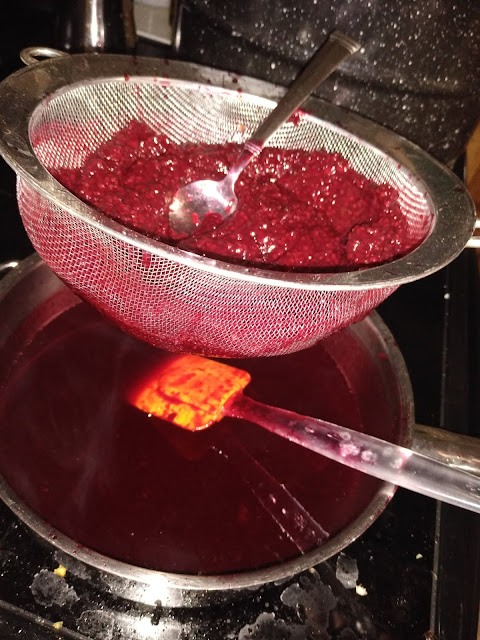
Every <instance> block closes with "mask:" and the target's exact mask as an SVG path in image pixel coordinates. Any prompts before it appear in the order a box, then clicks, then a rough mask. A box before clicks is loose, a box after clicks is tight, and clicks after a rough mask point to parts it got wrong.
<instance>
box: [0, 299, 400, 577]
mask: <svg viewBox="0 0 480 640" xmlns="http://www.w3.org/2000/svg"><path fill="white" fill-rule="evenodd" d="M339 339H340V338H339V336H336V337H334V338H332V340H335V341H336V342H335V344H337V345H338V340H339ZM329 344H333V342H331V339H327V340H325V341H324V343H322V344H320V345H318V346H316V347H314V348H313V349H310V350H306V351H303V352H299V353H296V354H293V355H288V356H282V357H275V358H266V359H261V358H258V359H251V360H235V361H234V365H235V366H237V367H241V368H244V369H247V370H248V371H249V372H250V373H251V375H252V382H251V384H250V385H249V386H248V387H247V389H246V393H247V394H248V395H250V396H251V397H253V398H255V399H258V400H261V401H264V402H267V403H270V404H273V405H277V406H282V407H285V408H288V409H292V410H295V411H298V412H303V413H306V414H310V415H314V416H321V417H323V418H325V419H327V420H331V421H336V422H340V423H342V424H345V425H346V426H350V427H354V428H359V429H361V428H362V427H363V426H364V425H363V424H362V422H363V420H364V419H365V416H366V415H367V414H368V415H367V422H368V423H369V424H368V430H369V431H371V432H373V433H377V435H378V434H381V433H382V429H384V428H385V425H386V423H387V422H388V420H387V417H386V414H385V410H382V409H381V408H379V409H378V410H377V409H376V408H375V407H376V405H381V402H380V401H379V400H378V394H377V396H375V392H374V390H373V388H370V386H372V387H373V385H374V378H375V376H373V375H370V374H369V373H368V372H365V371H363V372H362V373H361V377H362V379H364V381H365V392H366V393H372V394H373V395H372V400H370V401H369V403H368V407H370V409H371V410H367V412H366V413H365V411H363V416H361V415H360V410H359V404H358V402H357V400H358V399H357V398H356V397H354V395H353V394H352V392H351V391H350V388H349V384H348V381H347V380H346V379H345V378H344V376H343V375H342V373H341V371H340V369H339V368H338V367H337V365H336V363H335V361H334V360H333V359H332V357H331V356H330V355H329ZM17 356H18V357H17V358H16V362H15V364H14V365H13V371H11V372H10V373H9V375H8V377H5V379H4V381H3V386H2V392H1V396H0V442H1V447H0V470H1V473H2V474H3V476H4V477H5V479H6V481H7V483H8V484H9V485H10V486H11V487H12V489H13V490H14V491H15V492H16V494H17V495H18V496H19V497H20V499H21V500H23V501H24V502H25V503H26V504H28V505H29V506H30V507H31V508H32V509H33V510H34V511H35V512H36V513H37V514H39V515H40V516H41V518H42V519H44V520H45V521H47V522H48V523H50V524H51V525H53V526H54V527H56V528H57V529H59V530H60V531H61V532H63V533H64V534H66V535H68V536H70V537H71V538H73V539H74V540H75V541H76V542H78V543H79V544H81V545H84V546H87V547H90V548H92V549H94V550H96V551H99V552H102V553H104V554H106V555H108V556H110V557H113V558H117V559H119V560H123V561H126V562H129V563H132V564H135V565H140V566H144V567H149V568H153V569H158V570H165V571H174V572H185V573H193V574H197V573H198V574H201V573H203V574H212V573H224V572H231V571H238V570H243V569H254V568H259V567H265V566H268V565H271V564H273V563H278V562H280V561H282V560H285V559H287V558H292V557H296V556H298V555H299V554H301V553H304V552H306V551H308V550H311V549H313V548H315V547H318V546H319V544H321V543H322V542H323V541H324V540H325V539H328V537H331V536H333V535H335V534H336V533H337V532H339V531H341V530H342V529H343V528H344V527H345V526H346V525H347V524H348V523H350V522H351V521H352V520H353V519H354V518H355V517H356V516H357V515H358V514H359V513H360V512H361V511H362V510H363V509H364V508H365V506H366V505H367V504H368V503H369V501H370V500H371V498H372V495H373V494H374V492H375V491H376V489H377V487H378V483H377V481H375V480H373V479H370V478H368V477H367V476H363V475H362V474H360V473H358V472H355V471H352V470H350V469H348V468H346V467H342V466H341V465H339V464H336V463H334V462H331V461H329V460H327V459H325V458H323V457H322V456H320V455H317V454H315V453H312V452H310V451H307V450H305V449H302V448H301V447H299V446H297V445H295V444H291V443H289V442H287V441H286V440H283V439H281V438H280V437H278V436H275V435H272V434H270V433H268V432H267V431H264V430H263V429H261V428H260V427H258V426H256V425H254V424H250V423H248V422H245V421H240V420H235V419H230V418H225V419H223V420H222V421H221V422H220V423H218V424H216V425H214V426H212V427H211V428H209V429H207V430H205V431H202V432H197V433H191V432H186V431H184V430H183V429H180V428H178V427H175V426H173V425H171V424H169V423H166V422H161V421H159V420H158V419H155V418H149V417H148V416H147V415H145V414H143V413H141V412H139V411H138V410H136V409H135V408H133V407H132V406H130V405H129V404H128V402H127V401H126V397H127V390H128V389H130V388H131V386H132V385H133V384H138V381H139V380H141V379H142V378H143V376H145V375H146V374H148V371H149V370H150V368H151V366H152V365H153V364H155V363H158V361H159V360H161V359H163V358H169V357H173V356H172V355H171V354H167V353H165V352H162V351H159V350H156V349H154V348H152V347H149V346H148V345H145V344H143V343H140V342H137V341H135V340H134V339H133V338H130V337H129V336H127V335H125V334H124V333H122V332H121V331H120V330H118V329H116V328H115V327H114V326H112V325H110V324H109V323H108V322H107V321H105V320H104V319H103V318H101V317H100V316H99V315H98V314H97V313H96V312H95V311H94V310H93V309H92V308H91V307H89V306H88V305H86V304H84V303H81V304H78V305H77V306H75V307H73V308H71V309H70V310H68V311H66V312H64V313H63V314H61V315H60V316H59V317H57V318H56V319H55V320H53V321H52V322H50V323H49V324H48V325H47V326H46V327H44V328H43V329H41V330H40V331H39V332H38V333H37V335H36V336H35V337H34V339H33V340H32V341H31V342H30V343H29V344H28V345H27V346H24V348H23V350H22V352H19V353H18V354H17ZM348 357H352V350H349V354H348ZM369 385H370V386H369ZM377 391H378V390H377Z"/></svg>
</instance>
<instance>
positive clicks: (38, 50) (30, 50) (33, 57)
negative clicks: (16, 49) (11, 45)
mask: <svg viewBox="0 0 480 640" xmlns="http://www.w3.org/2000/svg"><path fill="white" fill-rule="evenodd" d="M68 55H70V54H69V53H66V52H65V51H60V49H53V47H26V48H25V49H22V50H21V51H20V60H21V61H22V62H23V63H24V64H26V65H27V66H28V67H31V66H33V65H34V64H37V63H38V62H40V60H39V59H40V58H62V57H64V56H68Z"/></svg>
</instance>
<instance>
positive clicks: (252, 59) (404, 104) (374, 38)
mask: <svg viewBox="0 0 480 640" xmlns="http://www.w3.org/2000/svg"><path fill="white" fill-rule="evenodd" d="M179 7H180V9H179V16H180V18H181V19H180V20H179V33H180V34H181V38H180V46H179V55H180V56H181V57H184V58H187V59H190V60H195V61H197V62H202V63H203V64H207V65H212V66H217V67H222V68H228V69H229V70H231V71H237V72H241V73H244V74H247V75H252V76H256V77H261V78H264V79H268V80H270V81H272V82H277V83H279V84H284V85H287V84H289V83H290V82H291V80H292V79H293V77H294V76H295V74H296V73H297V72H298V69H299V68H300V67H301V66H303V65H304V64H305V63H306V62H307V61H308V59H309V58H310V57H311V55H312V54H313V52H314V51H315V50H316V49H317V48H318V47H319V46H320V45H321V43H322V42H323V41H324V40H325V38H326V36H327V34H328V33H330V32H331V31H332V30H334V29H340V30H342V31H344V32H345V33H347V34H348V35H350V36H352V37H353V38H356V39H357V40H358V41H359V42H360V43H361V44H362V45H363V48H364V50H363V52H362V53H357V54H356V55H355V56H354V57H352V58H350V59H349V60H347V61H346V62H344V63H343V64H342V65H341V67H340V69H339V70H338V72H337V73H335V74H334V75H332V76H331V78H329V79H328V80H327V81H326V82H325V83H324V84H323V85H322V87H321V88H319V89H318V91H317V92H316V93H317V95H318V96H320V97H322V98H324V99H326V100H328V101H329V102H333V103H336V104H339V105H342V106H344V107H347V108H349V109H352V110H353V111H356V112H358V113H360V114H362V115H364V116H366V117H369V118H371V119H372V120H375V121H376V122H379V123H381V124H383V125H385V126H387V127H389V128H390V129H393V130H395V131H397V132H398V133H400V134H401V135H404V136H405V137H407V138H409V139H410V140H412V141H414V142H416V143H417V144H419V145H420V146H421V147H423V148H424V149H426V150H427V151H429V152H430V153H432V154H433V155H435V156H436V157H437V158H439V159H440V160H442V161H444V162H446V161H451V160H453V159H455V158H456V157H457V156H458V154H459V153H460V151H461V150H462V149H463V147H464V145H465V143H466V141H467V139H468V137H469V135H470V134H471V132H472V130H473V128H474V126H475V124H476V122H477V120H478V117H479V116H480V97H479V90H478V78H479V77H480V4H479V3H478V2H475V1H471V0H458V2H451V1H449V0H425V1H424V2H417V1H416V0H401V1H398V2H382V1H381V0H341V1H339V2H332V3H328V2H324V1H323V0H297V1H296V2H287V1H286V0H283V1H282V0H263V2H261V3H260V2H258V1H257V0H242V2H231V1H230V0H179Z"/></svg>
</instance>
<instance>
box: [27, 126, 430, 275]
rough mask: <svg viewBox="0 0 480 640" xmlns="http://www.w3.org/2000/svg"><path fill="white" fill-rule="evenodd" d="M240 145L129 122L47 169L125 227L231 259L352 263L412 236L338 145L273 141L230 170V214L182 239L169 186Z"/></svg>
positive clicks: (218, 166)
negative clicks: (174, 136)
mask: <svg viewBox="0 0 480 640" xmlns="http://www.w3.org/2000/svg"><path fill="white" fill-rule="evenodd" d="M42 135H48V134H47V133H46V132H43V133H42ZM34 142H35V141H34ZM37 142H38V141H37ZM240 151H241V145H238V144H234V143H229V144H225V145H205V144H184V145H178V144H175V143H174V142H172V141H171V140H170V139H169V138H167V137H166V136H165V135H160V134H156V133H155V132H154V131H153V130H152V129H150V128H149V127H148V126H147V125H146V124H143V123H139V122H131V123H130V125H129V126H128V127H126V128H125V129H122V130H121V131H119V132H118V133H117V134H116V135H115V136H114V137H113V138H112V139H111V140H109V141H107V142H106V143H104V144H103V145H101V146H100V147H99V148H98V149H97V150H96V151H95V152H94V153H90V154H89V155H88V156H87V158H86V159H85V162H84V164H83V166H81V167H80V168H77V169H57V170H55V171H54V172H53V173H54V175H55V177H56V178H57V179H58V180H59V181H60V182H61V183H62V184H64V185H65V186H66V187H67V188H68V189H70V190H71V191H72V192H73V193H75V194H76V195H78V196H79V197H80V198H82V199H83V200H84V201H86V202H87V203H89V204H91V205H93V206H94V207H96V208H97V209H99V210H100V211H102V212H103V213H105V214H106V215H108V216H110V217H112V218H113V219H115V220H117V221H118V222H121V223H122V224H124V225H126V226H128V227H130V228H132V229H135V230H137V231H140V232H142V233H144V234H146V235H148V236H150V237H153V238H157V239H160V240H163V241H167V242H171V243H174V244H177V245H178V246H179V247H180V248H183V249H186V250H189V251H194V252H196V253H199V254H202V255H207V256H211V257H215V258H222V259H225V260H227V261H230V262H235V263H242V264H249V265H256V266H266V267H269V268H277V269H288V270H306V269H309V270H311V269H313V270H327V271H338V270H348V269H358V268H361V267H363V266H367V265H372V264H380V263H383V262H387V261H389V260H392V259H393V258H395V257H397V256H400V255H403V254H405V253H407V252H408V251H410V250H411V249H413V248H414V246H415V245H416V244H418V242H419V238H418V237H417V235H414V234H412V232H411V231H410V230H409V227H408V221H407V219H406V217H405V216H404V215H403V213H402V211H401V208H400V206H399V203H398V193H397V191H396V190H395V189H394V188H393V187H391V186H389V185H387V184H377V183H375V182H373V181H372V180H369V179H367V178H366V177H364V176H362V175H361V174H359V173H358V172H357V171H355V170H354V169H352V168H351V167H350V165H349V163H348V161H347V160H346V159H345V158H343V157H342V156H341V155H340V154H338V153H328V152H326V151H325V150H316V151H304V150H301V149H277V148H273V147H272V148H265V149H264V150H263V151H262V153H261V154H260V155H259V156H258V157H257V158H256V159H255V160H254V161H253V162H251V163H250V165H249V166H248V167H247V169H246V170H245V171H244V172H243V173H242V174H241V176H240V177H239V179H238V182H237V184H236V188H235V191H236V194H237V196H238V208H237V210H236V212H235V215H234V216H232V217H231V218H230V219H229V220H228V221H226V222H225V223H223V224H220V225H219V226H218V217H217V216H207V217H206V218H205V221H204V223H203V224H202V225H200V227H199V229H197V231H196V233H195V235H194V236H193V237H191V238H184V237H182V236H180V235H178V234H176V233H175V232H173V231H172V230H171V229H170V228H169V224H168V214H169V208H170V205H171V203H172V200H173V198H174V194H175V192H176V191H177V190H178V189H179V188H180V187H181V186H182V185H185V184H187V183H190V182H193V181H194V180H199V179H216V180H219V179H221V178H222V177H224V175H225V174H226V172H227V170H228V169H229V168H230V167H231V166H232V165H233V164H234V162H235V160H236V159H237V158H238V156H239V154H240Z"/></svg>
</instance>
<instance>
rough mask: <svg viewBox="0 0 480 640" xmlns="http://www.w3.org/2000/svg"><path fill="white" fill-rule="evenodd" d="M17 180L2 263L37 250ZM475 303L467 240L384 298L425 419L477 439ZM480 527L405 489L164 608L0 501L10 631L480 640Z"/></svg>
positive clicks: (1, 169) (3, 233)
mask: <svg viewBox="0 0 480 640" xmlns="http://www.w3.org/2000/svg"><path fill="white" fill-rule="evenodd" d="M9 70H10V69H9ZM14 185H15V178H14V175H13V172H11V170H10V169H9V168H8V167H6V165H5V164H4V163H3V162H2V163H0V210H1V211H2V216H1V218H0V260H1V261H9V260H13V259H21V258H24V257H26V256H27V255H28V254H29V253H30V252H31V251H32V248H31V245H30V243H29V241H28V239H27V238H26V236H25V233H24V231H23V228H22V225H21V222H20V219H19V215H18V211H17V207H16V202H15V194H14V188H15V187H14ZM479 300H480V296H479V283H478V270H477V263H476V257H475V255H474V254H473V252H470V251H468V250H467V251H465V252H464V253H463V254H462V255H461V256H460V257H459V258H458V259H457V260H456V261H455V262H454V263H453V264H452V265H450V266H449V267H447V268H446V269H444V270H442V271H441V272H439V273H437V274H435V275H433V276H431V277H429V278H427V279H425V280H422V281H419V282H416V283H413V284H408V285H405V286H404V287H402V288H400V289H399V290H398V291H397V292H396V293H395V294H393V295H392V296H391V297H390V298H389V299H388V300H387V301H386V302H385V303H383V304H382V305H381V307H380V308H379V312H380V315H381V316H382V318H383V319H384V320H385V322H386V323H387V325H388V327H389V328H390V330H391V331H392V333H393V335H394V336H395V338H396V339H397V342H398V344H399V346H400V349H401V351H402V353H403V355H404V358H405V360H406V363H407V367H408V369H409V372H410V375H411V380H412V386H413V390H414V397H415V405H416V419H417V421H418V422H420V423H423V424H428V425H433V426H438V425H441V426H445V427H447V428H448V429H450V430H452V431H457V432H461V433H471V434H474V435H480V427H479V426H478V425H480V421H479V420H478V414H479V407H478V404H477V402H476V396H477V395H478V394H476V393H475V392H476V389H477V387H478V373H479V371H478V363H479V361H480V360H479V357H478V356H479V353H478V352H479V348H480V340H479V336H478V328H477V327H478V326H479V317H480V316H479V309H478V305H479ZM479 529H480V518H479V517H478V516H477V515H475V514H472V513H470V512H466V511H461V510H460V509H457V508H455V507H450V506H447V505H439V504H437V503H435V502H434V501H433V500H430V499H428V498H424V497H422V496H418V495H415V494H413V493H410V492H407V491H404V490H398V491H397V494H396V496H395V497H394V499H393V500H392V502H391V503H390V505H389V506H388V507H387V508H386V510H385V511H384V512H383V514H382V515H381V516H380V517H379V518H378V520H377V521H376V522H375V523H374V524H373V525H372V526H371V527H370V528H369V529H368V530H367V531H366V532H365V533H364V534H363V535H362V536H361V537H360V538H359V539H358V540H357V541H356V542H354V543H353V544H351V545H350V546H349V547H347V548H346V549H344V551H343V552H342V553H341V554H339V555H337V556H335V557H333V558H331V559H330V560H328V561H327V562H324V563H322V564H321V565H319V566H317V567H314V568H312V569H311V570H310V571H307V572H304V573H303V574H301V575H299V576H296V577H295V578H292V579H289V580H286V581H284V582H282V583H281V584H274V585H269V586H265V587H263V588H261V589H259V590H256V591H252V593H251V596H250V597H248V598H243V599H242V600H238V601H232V602H230V603H228V604H223V605H221V606H216V607H210V608H204V609H191V610H189V609H176V610H167V609H162V608H160V607H158V608H149V607H145V606H142V605H139V604H135V603H132V602H129V601H126V600H122V599H121V598H118V597H116V596H114V595H112V594H109V593H106V592H104V591H101V590H98V589H97V588H96V587H94V586H93V585H92V584H91V583H90V582H89V580H88V579H86V577H85V576H84V577H82V576H81V575H79V574H78V572H77V573H75V574H74V573H73V572H71V571H69V570H68V565H69V559H68V557H65V556H64V555H63V554H61V553H60V552H56V551H55V550H53V548H51V547H49V546H48V545H47V544H46V543H45V542H43V541H41V540H40V539H38V538H37V537H36V536H35V535H34V534H33V533H32V532H30V531H29V530H28V529H27V528H26V527H25V525H23V524H22V523H21V522H20V521H19V520H18V519H17V518H16V516H14V515H13V514H12V513H11V512H10V510H9V509H8V508H7V507H6V506H5V505H3V504H1V503H0V635H1V637H2V638H5V639H9V638H18V637H19V636H20V637H22V635H23V636H24V637H28V638H32V639H34V640H35V639H37V638H38V639H43V638H54V637H66V638H92V639H95V640H104V639H105V640H110V639H111V640H115V639H128V640H135V639H137V638H138V639H143V638H162V639H168V640H173V639H177V638H178V639H182V640H183V639H186V638H188V639H192V640H196V639H197V638H198V639H200V638H202V639H203V638H208V639H209V640H215V639H216V638H221V639H226V638H232V639H234V640H236V639H237V638H238V640H246V639H247V638H248V639H249V640H260V639H261V640H269V639H272V640H277V639H278V640H303V639H305V640H307V639H309V638H313V639H315V638H318V639H320V638H322V639H323V638H332V639H335V638H338V639H342V640H348V639H355V638H358V639H372V640H373V639H377V638H378V639H380V638H382V640H402V639H404V638H405V639H410V638H411V639H414V638H419V639H421V638H426V639H433V638H435V639H436V640H441V639H445V640H446V639H448V640H455V639H457V638H458V640H460V639H461V640H468V639H472V640H473V639H474V638H476V634H477V623H478V603H479V594H480V585H479V576H480V571H479V569H480V543H479V541H480V535H479V533H480V531H479ZM60 565H61V566H65V567H66V568H67V572H66V575H65V577H62V576H61V575H58V571H57V573H56V572H55V570H58V567H59V566H60ZM57 623H58V624H57ZM60 623H61V625H60ZM53 624H55V625H56V627H57V628H55V627H54V626H53Z"/></svg>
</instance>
